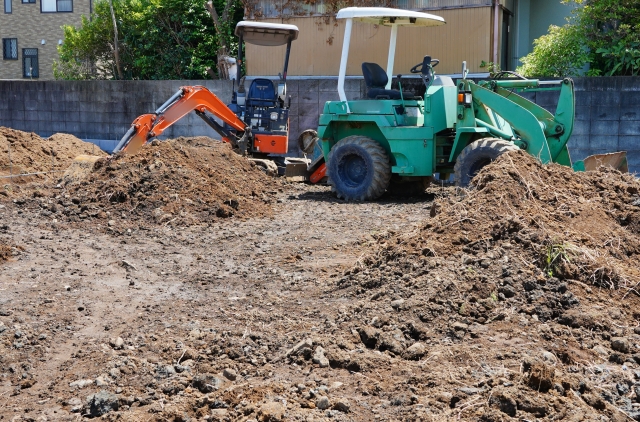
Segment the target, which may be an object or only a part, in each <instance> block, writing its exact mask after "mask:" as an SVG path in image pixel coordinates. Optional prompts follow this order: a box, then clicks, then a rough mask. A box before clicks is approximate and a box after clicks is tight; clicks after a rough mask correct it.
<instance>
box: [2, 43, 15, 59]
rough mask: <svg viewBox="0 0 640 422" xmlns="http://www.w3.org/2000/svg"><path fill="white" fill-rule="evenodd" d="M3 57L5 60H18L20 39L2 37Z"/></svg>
mask: <svg viewBox="0 0 640 422" xmlns="http://www.w3.org/2000/svg"><path fill="white" fill-rule="evenodd" d="M2 58H3V59H4V60H18V39H17V38H3V39H2Z"/></svg>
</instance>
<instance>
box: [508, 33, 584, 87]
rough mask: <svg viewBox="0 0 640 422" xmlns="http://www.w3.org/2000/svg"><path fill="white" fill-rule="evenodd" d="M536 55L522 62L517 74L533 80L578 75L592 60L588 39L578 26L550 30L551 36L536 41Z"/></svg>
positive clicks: (527, 57) (525, 58) (531, 55)
mask: <svg viewBox="0 0 640 422" xmlns="http://www.w3.org/2000/svg"><path fill="white" fill-rule="evenodd" d="M533 44H534V47H533V52H531V53H530V54H528V55H526V56H525V57H523V58H522V59H521V61H522V66H521V67H519V68H518V69H517V70H516V72H517V73H520V74H521V75H523V76H526V77H528V78H530V77H559V78H563V77H565V76H570V75H575V74H576V73H578V71H579V70H580V69H582V68H583V67H584V65H585V64H586V63H587V62H588V61H589V54H588V50H587V46H586V44H585V42H584V39H583V37H582V35H581V33H580V31H579V29H578V27H576V26H575V25H569V24H567V25H565V26H555V25H551V26H550V27H549V33H548V34H547V35H543V36H541V37H540V38H538V39H536V40H535V41H534V42H533Z"/></svg>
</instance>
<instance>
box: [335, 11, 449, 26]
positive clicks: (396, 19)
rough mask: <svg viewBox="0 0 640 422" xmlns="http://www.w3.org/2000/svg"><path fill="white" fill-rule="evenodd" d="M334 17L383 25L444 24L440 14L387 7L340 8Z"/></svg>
mask: <svg viewBox="0 0 640 422" xmlns="http://www.w3.org/2000/svg"><path fill="white" fill-rule="evenodd" d="M336 18H338V19H353V20H354V21H358V22H365V23H373V24H376V25H384V26H392V25H403V26H404V25H411V26H438V25H444V24H445V21H444V18H442V17H440V16H436V15H431V14H429V13H422V12H413V11H411V10H400V9H390V8H387V7H347V8H345V9H340V11H338V14H337V15H336Z"/></svg>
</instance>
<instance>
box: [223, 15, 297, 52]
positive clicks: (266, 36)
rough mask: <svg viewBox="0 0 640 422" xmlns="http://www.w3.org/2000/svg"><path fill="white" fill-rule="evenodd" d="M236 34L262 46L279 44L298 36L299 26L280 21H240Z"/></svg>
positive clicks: (246, 40)
mask: <svg viewBox="0 0 640 422" xmlns="http://www.w3.org/2000/svg"><path fill="white" fill-rule="evenodd" d="M235 34H236V36H237V37H242V39H243V40H244V42H248V43H249V44H256V45H262V46H268V47H272V46H278V45H283V44H286V43H287V42H289V41H293V40H295V39H296V38H298V27H297V26H295V25H285V24H280V23H266V22H254V21H240V22H238V25H236V31H235Z"/></svg>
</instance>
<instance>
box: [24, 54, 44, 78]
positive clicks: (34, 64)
mask: <svg viewBox="0 0 640 422" xmlns="http://www.w3.org/2000/svg"><path fill="white" fill-rule="evenodd" d="M22 75H23V76H24V77H25V78H37V77H38V76H39V75H40V72H38V49H37V48H23V49H22Z"/></svg>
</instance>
